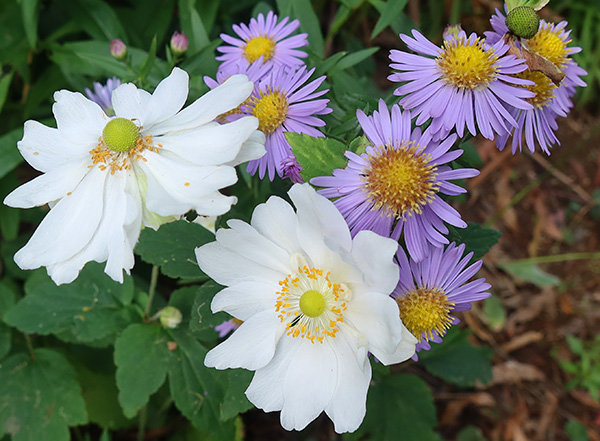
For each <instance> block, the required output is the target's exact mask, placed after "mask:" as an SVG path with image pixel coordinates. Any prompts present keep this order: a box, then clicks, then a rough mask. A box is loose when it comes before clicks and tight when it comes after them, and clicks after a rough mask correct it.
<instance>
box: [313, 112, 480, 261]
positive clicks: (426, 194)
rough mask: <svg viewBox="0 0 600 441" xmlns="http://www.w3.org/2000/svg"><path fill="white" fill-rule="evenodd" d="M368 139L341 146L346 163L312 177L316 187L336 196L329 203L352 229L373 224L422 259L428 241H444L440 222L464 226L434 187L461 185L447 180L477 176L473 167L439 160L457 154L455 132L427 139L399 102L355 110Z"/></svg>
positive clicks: (456, 190) (454, 190) (457, 190)
mask: <svg viewBox="0 0 600 441" xmlns="http://www.w3.org/2000/svg"><path fill="white" fill-rule="evenodd" d="M357 117H358V121H359V122H360V125H361V126H362V128H363V130H364V132H365V134H366V135H367V138H368V139H369V141H370V142H371V145H370V146H368V147H367V149H366V152H365V153H363V154H361V155H357V154H355V153H353V152H346V157H347V158H348V165H347V166H346V168H344V169H336V170H334V171H333V176H321V177H316V178H313V179H311V181H310V182H311V184H313V185H317V186H319V187H324V188H323V189H321V190H319V193H320V194H322V195H324V196H326V197H328V198H331V199H335V202H334V204H335V205H336V207H338V209H339V210H340V211H341V213H342V214H343V215H344V217H345V218H346V221H347V222H348V225H349V226H350V229H351V231H352V233H353V234H356V233H357V232H359V231H361V230H372V231H374V232H376V233H378V234H380V235H382V236H388V237H392V238H393V239H399V238H400V235H401V234H402V231H403V230H404V239H405V241H406V246H407V248H408V251H409V253H410V255H411V256H412V257H413V258H414V259H415V260H422V259H423V258H424V257H425V256H426V255H427V253H428V250H429V246H428V243H431V244H433V245H435V246H438V247H441V246H442V245H443V244H446V243H448V240H447V239H446V238H445V237H444V236H443V234H447V233H448V229H447V228H446V226H445V225H444V222H448V223H449V224H451V225H454V226H456V227H460V228H464V227H466V226H467V224H466V223H465V222H464V221H463V220H462V219H461V217H460V214H459V213H458V212H457V211H456V210H455V209H454V208H452V207H451V206H450V205H448V203H447V202H445V201H444V200H443V199H442V198H440V196H439V195H438V193H442V194H446V195H452V196H455V195H458V194H461V193H464V192H465V191H466V190H464V189H463V188H461V187H459V186H458V185H455V184H452V183H450V182H449V181H450V180H452V179H464V178H470V177H473V176H477V175H478V174H479V172H478V171H477V170H475V169H472V168H465V169H457V170H452V169H451V168H450V167H448V166H446V165H444V164H447V163H449V162H451V161H453V160H454V159H456V158H458V157H459V156H460V155H462V150H460V149H456V150H453V151H449V150H450V148H451V147H452V145H453V144H454V141H455V140H456V135H451V136H449V137H448V138H447V139H445V140H444V141H443V142H441V143H439V142H434V141H431V136H429V135H428V134H422V133H421V130H420V129H415V130H412V129H411V114H410V112H408V111H405V112H402V111H401V110H400V107H399V106H398V105H394V106H393V107H392V112H391V115H390V112H389V110H388V108H387V106H386V104H385V102H384V101H383V100H381V101H380V102H379V112H377V111H376V112H374V113H373V116H370V117H369V116H366V115H365V114H364V113H363V112H362V111H360V110H359V111H358V112H357Z"/></svg>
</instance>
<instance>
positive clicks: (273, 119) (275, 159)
mask: <svg viewBox="0 0 600 441" xmlns="http://www.w3.org/2000/svg"><path fill="white" fill-rule="evenodd" d="M314 71H315V69H314V68H313V69H311V70H309V71H307V70H306V67H305V66H302V67H301V68H300V69H298V70H295V69H289V68H278V69H273V70H272V71H271V73H269V74H268V75H266V76H265V77H264V78H263V79H261V80H260V81H259V83H258V84H257V85H255V88H254V92H252V96H251V97H250V100H249V101H248V102H247V103H246V104H245V105H243V106H242V107H241V110H242V113H243V114H247V115H253V116H255V117H257V118H258V120H259V125H258V130H260V131H262V132H263V133H264V134H265V135H266V137H267V141H266V143H265V148H266V149H267V154H266V155H265V156H263V157H262V158H260V159H258V160H255V161H250V162H249V163H248V167H247V171H248V172H249V173H250V174H252V175H254V174H256V173H258V176H259V177H260V178H261V179H262V178H263V177H264V176H265V174H266V175H268V177H269V179H270V180H271V181H272V180H273V179H274V178H275V175H278V176H279V177H282V176H283V171H284V168H286V167H287V165H288V163H289V157H290V156H293V153H292V147H291V146H290V143H289V142H288V141H287V139H286V138H285V132H296V133H306V134H307V135H310V136H314V137H322V136H323V134H322V133H321V132H320V131H319V130H318V129H316V128H315V127H322V126H324V125H325V123H324V122H323V120H321V119H319V118H318V117H317V116H318V115H326V114H328V113H330V112H331V109H330V108H328V107H327V103H328V102H329V99H326V98H320V97H322V96H323V95H324V94H325V93H327V92H328V90H329V89H326V90H320V91H317V88H318V87H319V86H320V85H321V83H322V82H323V81H324V80H325V76H322V77H319V78H317V79H315V80H313V81H311V82H310V83H308V84H305V83H306V82H307V81H308V80H309V78H310V77H311V75H312V74H313V73H314ZM318 98H320V99H318Z"/></svg>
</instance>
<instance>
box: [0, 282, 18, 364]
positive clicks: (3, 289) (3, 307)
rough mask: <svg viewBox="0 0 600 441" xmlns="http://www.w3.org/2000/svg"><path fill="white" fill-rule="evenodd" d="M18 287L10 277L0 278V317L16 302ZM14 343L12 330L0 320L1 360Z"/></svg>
mask: <svg viewBox="0 0 600 441" xmlns="http://www.w3.org/2000/svg"><path fill="white" fill-rule="evenodd" d="M16 298H17V288H16V286H14V285H13V284H11V283H10V282H9V280H8V279H6V278H5V279H3V280H0V318H1V317H3V316H4V313H5V312H6V311H8V310H9V309H10V308H11V307H12V306H13V305H14V304H15V302H16ZM11 345H12V330H11V328H10V327H9V326H6V324H5V323H4V322H0V360H1V359H3V358H4V357H6V356H7V355H8V354H9V352H10V347H11Z"/></svg>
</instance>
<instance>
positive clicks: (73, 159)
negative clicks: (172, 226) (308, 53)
mask: <svg viewBox="0 0 600 441" xmlns="http://www.w3.org/2000/svg"><path fill="white" fill-rule="evenodd" d="M252 88H253V85H252V83H251V82H250V81H248V79H247V78H246V77H245V76H242V75H238V76H234V77H231V78H230V79H229V80H228V81H226V82H225V83H224V84H223V85H221V86H219V87H218V88H215V89H213V90H212V91H210V92H209V93H207V94H206V95H204V96H203V97H201V98H199V99H198V100H196V101H195V102H194V103H192V104H191V105H189V106H188V107H186V108H185V109H182V107H183V105H184V104H185V101H186V99H187V95H188V75H187V73H186V72H185V71H183V70H181V69H179V68H175V69H173V72H172V73H171V75H169V76H168V77H167V78H165V79H164V80H163V81H161V82H160V84H159V85H158V86H157V87H156V90H155V91H154V93H153V94H150V93H148V92H146V91H145V90H141V89H138V88H137V87H136V86H135V85H133V84H122V85H121V86H119V87H117V88H116V89H115V90H114V91H113V93H112V98H111V102H112V106H113V108H114V111H115V117H112V118H111V117H108V116H107V115H106V114H105V113H104V112H103V111H102V109H101V107H100V106H99V105H98V104H96V103H95V102H93V101H90V100H88V99H86V98H85V97H84V96H83V95H82V94H80V93H74V92H69V91H66V90H61V91H59V92H56V93H55V95H54V99H55V101H56V103H55V104H54V106H53V108H52V110H53V112H54V116H55V118H56V122H57V127H58V128H56V129H54V128H51V127H47V126H45V125H43V124H40V123H38V122H37V121H27V122H26V123H25V133H24V136H23V139H22V140H21V141H19V143H18V144H17V146H18V148H19V151H20V152H21V154H22V155H23V157H24V158H25V160H26V161H27V162H29V164H31V166H33V167H34V168H35V169H37V170H39V171H41V172H42V173H43V174H42V175H41V176H38V177H37V178H35V179H34V180H32V181H30V182H27V183H26V184H24V185H22V186H21V187H19V188H17V189H16V190H14V191H13V192H12V193H10V194H9V195H8V196H7V197H6V199H5V200H4V203H5V204H6V205H9V206H11V207H18V208H30V207H35V206H41V205H44V204H47V203H49V204H50V206H51V209H50V211H49V212H48V214H47V215H46V217H45V218H44V219H43V220H42V222H41V224H40V225H39V227H38V229H37V230H36V231H35V232H34V234H33V236H32V237H31V239H30V240H29V242H28V243H27V244H26V245H25V246H24V247H23V248H22V249H21V250H19V251H18V252H17V253H16V255H15V262H16V263H17V264H18V265H19V267H21V268H22V269H35V268H39V267H41V266H45V267H46V268H47V270H48V274H49V275H50V276H51V277H52V279H53V280H54V281H55V282H56V283H57V284H61V283H69V282H71V281H73V280H74V279H75V278H76V277H77V275H78V273H79V271H80V270H81V268H83V266H84V265H85V264H86V263H87V262H89V261H92V260H94V261H97V262H106V267H105V272H106V273H107V274H108V275H109V276H110V277H112V278H113V279H114V280H116V281H119V282H122V281H123V270H125V272H127V273H129V271H130V270H131V268H132V267H133V264H134V257H133V248H134V246H135V244H136V242H137V239H138V237H139V234H140V231H141V228H142V226H147V227H151V228H154V229H156V228H158V227H159V226H160V225H161V224H162V223H164V222H167V221H171V220H175V219H177V218H179V217H180V216H182V215H183V214H185V213H186V212H188V211H189V210H196V212H198V213H199V214H201V215H209V216H214V215H220V214H223V213H225V212H227V211H228V210H229V209H230V207H231V205H232V204H233V203H235V200H236V199H235V198H234V197H231V196H224V195H222V194H221V193H219V190H220V189H222V188H224V187H227V186H229V185H232V184H234V183H235V182H236V181H237V175H236V172H235V166H236V165H238V164H239V163H241V162H243V161H247V160H249V159H256V158H258V157H260V156H261V155H263V154H264V151H265V150H264V135H263V134H262V133H260V132H258V131H257V130H256V129H257V127H258V120H257V119H256V118H254V117H246V118H242V119H240V120H238V121H236V122H233V123H229V124H227V125H219V124H218V123H216V122H214V121H213V120H214V118H215V117H216V116H217V115H219V114H221V113H224V112H227V111H229V110H231V109H233V108H235V107H236V106H238V105H239V104H240V103H242V102H243V101H244V100H246V99H247V97H248V96H249V95H250V93H251V91H252Z"/></svg>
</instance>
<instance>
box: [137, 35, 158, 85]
mask: <svg viewBox="0 0 600 441" xmlns="http://www.w3.org/2000/svg"><path fill="white" fill-rule="evenodd" d="M155 59H156V35H155V36H154V38H153V39H152V44H150V50H149V51H148V56H147V57H146V60H144V63H143V64H142V66H141V67H140V71H139V73H138V79H139V80H140V81H144V80H145V79H146V77H147V76H148V74H149V73H150V69H152V66H153V65H154V60H155Z"/></svg>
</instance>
